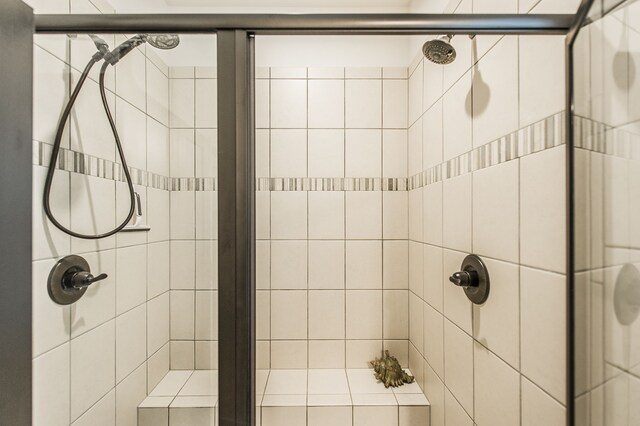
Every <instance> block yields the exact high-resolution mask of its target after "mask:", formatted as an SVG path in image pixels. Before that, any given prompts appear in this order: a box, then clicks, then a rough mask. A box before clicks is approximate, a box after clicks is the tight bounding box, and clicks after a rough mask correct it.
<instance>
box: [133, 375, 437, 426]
mask: <svg viewBox="0 0 640 426" xmlns="http://www.w3.org/2000/svg"><path fill="white" fill-rule="evenodd" d="M256 393H257V398H256V401H257V405H258V406H257V410H256V411H257V413H258V426H326V425H332V426H429V417H430V409H429V401H428V400H427V398H426V397H425V396H424V394H423V393H422V391H421V389H420V387H419V386H418V385H417V384H416V383H412V384H410V385H405V386H402V387H400V388H397V389H385V387H384V386H383V385H382V384H380V383H377V382H376V379H375V378H374V377H373V373H372V371H371V370H369V369H347V370H344V369H339V370H328V369H327V370H325V369H310V370H304V369H302V370H258V371H257V380H256ZM217 394H218V372H217V371H213V370H197V371H192V370H184V371H182V370H180V371H178V370H174V371H170V372H169V373H168V374H167V375H166V376H165V378H164V379H163V380H162V381H161V382H160V383H159V384H158V385H157V386H156V387H155V388H154V389H153V391H152V392H151V393H150V394H149V396H148V397H147V398H146V399H145V400H144V401H143V402H142V403H141V404H140V406H139V407H138V426H215V425H217V423H218V422H217V414H218V413H217V411H218V410H217V407H218V397H217Z"/></svg>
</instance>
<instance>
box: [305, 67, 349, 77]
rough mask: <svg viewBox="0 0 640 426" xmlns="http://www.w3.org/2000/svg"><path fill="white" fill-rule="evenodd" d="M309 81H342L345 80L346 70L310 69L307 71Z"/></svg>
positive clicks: (337, 68)
mask: <svg viewBox="0 0 640 426" xmlns="http://www.w3.org/2000/svg"><path fill="white" fill-rule="evenodd" d="M307 76H308V77H309V79H315V78H317V79H340V78H344V68H341V67H310V68H308V69H307Z"/></svg>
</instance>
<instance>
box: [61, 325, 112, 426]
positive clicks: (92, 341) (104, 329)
mask: <svg viewBox="0 0 640 426" xmlns="http://www.w3.org/2000/svg"><path fill="white" fill-rule="evenodd" d="M115 340H116V331H115V321H109V322H108V323H106V324H104V325H101V326H100V327H98V328H96V329H94V330H91V331H89V332H88V333H85V334H83V335H82V336H80V337H78V338H76V339H73V340H72V341H71V376H70V377H71V420H72V421H73V420H76V419H77V418H78V417H80V415H81V414H83V413H84V412H85V411H86V410H87V409H88V408H89V407H91V406H92V405H93V404H95V403H96V402H97V401H98V400H99V399H100V398H102V397H103V396H104V395H105V394H106V393H107V392H108V391H109V389H112V388H113V387H114V386H115V367H116V354H115ZM109 342H110V343H111V344H108V343H109ZM114 411H115V410H114Z"/></svg>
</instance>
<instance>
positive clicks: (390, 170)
mask: <svg viewBox="0 0 640 426" xmlns="http://www.w3.org/2000/svg"><path fill="white" fill-rule="evenodd" d="M382 176H383V177H403V178H404V177H407V131H406V130H399V129H392V130H389V129H385V130H383V131H382Z"/></svg>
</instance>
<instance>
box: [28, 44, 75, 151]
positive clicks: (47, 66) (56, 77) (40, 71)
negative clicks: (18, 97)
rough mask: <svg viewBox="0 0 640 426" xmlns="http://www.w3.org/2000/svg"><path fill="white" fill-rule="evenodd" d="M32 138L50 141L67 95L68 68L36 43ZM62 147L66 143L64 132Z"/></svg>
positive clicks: (67, 140) (67, 144) (53, 136)
mask: <svg viewBox="0 0 640 426" xmlns="http://www.w3.org/2000/svg"><path fill="white" fill-rule="evenodd" d="M33 69H34V75H33V139H34V140H37V141H41V142H47V143H50V144H53V142H54V139H55V134H56V130H57V126H58V118H59V117H58V116H59V114H60V111H62V109H63V108H64V106H65V104H66V102H67V98H68V90H67V89H66V87H67V86H68V80H69V69H68V67H67V65H65V63H64V62H62V61H60V60H58V59H57V58H56V57H55V56H53V55H52V54H51V53H49V52H48V51H46V50H44V49H41V48H40V47H37V46H36V47H35V48H34V51H33ZM65 133H66V137H65V138H64V139H63V144H62V146H63V147H68V146H69V134H68V131H67V132H65Z"/></svg>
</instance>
